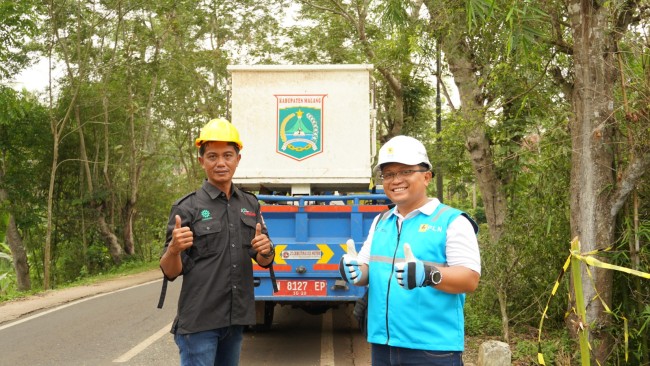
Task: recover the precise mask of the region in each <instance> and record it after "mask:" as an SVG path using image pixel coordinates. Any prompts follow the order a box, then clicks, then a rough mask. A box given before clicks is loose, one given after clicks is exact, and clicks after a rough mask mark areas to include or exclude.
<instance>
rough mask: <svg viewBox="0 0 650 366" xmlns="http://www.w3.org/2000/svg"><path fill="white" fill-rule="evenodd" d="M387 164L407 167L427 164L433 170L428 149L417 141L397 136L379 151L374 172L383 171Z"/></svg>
mask: <svg viewBox="0 0 650 366" xmlns="http://www.w3.org/2000/svg"><path fill="white" fill-rule="evenodd" d="M386 163H402V164H405V165H419V164H426V165H427V167H428V168H429V170H431V167H432V165H431V163H430V162H429V156H428V155H427V149H425V148H424V145H422V143H421V142H420V141H418V140H417V139H414V138H413V137H409V136H402V135H400V136H395V137H393V138H392V139H390V140H388V142H386V143H385V144H384V146H382V147H381V149H379V159H378V161H377V165H375V168H374V171H378V170H379V169H381V166H382V165H383V164H386Z"/></svg>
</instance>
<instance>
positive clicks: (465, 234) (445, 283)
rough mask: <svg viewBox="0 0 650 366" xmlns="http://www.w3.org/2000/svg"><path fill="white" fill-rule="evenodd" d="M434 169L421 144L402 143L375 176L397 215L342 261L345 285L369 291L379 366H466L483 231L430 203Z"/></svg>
mask: <svg viewBox="0 0 650 366" xmlns="http://www.w3.org/2000/svg"><path fill="white" fill-rule="evenodd" d="M431 167H432V166H431V162H430V161H429V157H428V155H427V151H426V149H425V147H424V145H422V143H421V142H420V141H418V140H417V139H414V138H412V137H408V136H396V137H394V138H392V139H391V140H389V141H388V142H386V144H384V145H383V146H382V147H381V149H380V150H379V159H378V163H377V165H376V166H375V168H374V170H375V172H377V173H378V174H379V175H380V178H381V179H382V181H383V186H384V191H385V192H386V195H387V196H388V198H389V199H390V200H391V201H392V202H393V203H394V204H395V207H394V208H392V209H390V210H388V211H386V212H384V213H381V214H379V215H378V216H377V217H376V218H375V220H374V222H373V223H372V226H371V228H370V231H369V233H368V238H367V239H366V241H365V243H364V244H363V247H362V248H361V251H360V252H359V254H358V255H357V254H356V253H354V250H353V248H351V249H349V250H348V253H347V254H345V255H344V256H343V257H342V258H341V261H340V266H339V267H340V268H339V269H340V272H341V276H342V277H343V279H345V280H346V281H348V282H349V283H353V284H355V285H357V286H366V285H368V318H367V331H368V342H370V343H371V357H372V365H373V366H383V365H462V352H463V350H464V343H465V333H464V327H465V324H464V313H463V306H464V304H465V293H468V292H473V291H474V290H475V289H476V288H477V286H478V283H479V279H480V276H481V261H480V255H479V248H478V242H477V238H476V234H477V232H478V226H477V225H476V223H475V222H474V221H473V220H472V219H471V218H470V217H469V216H468V215H467V214H466V213H464V212H462V211H460V210H458V209H455V208H452V207H450V206H447V205H444V204H442V203H441V202H440V201H439V200H438V199H436V198H429V197H428V196H427V187H428V185H429V183H430V182H431V179H432V178H433V173H432V171H431Z"/></svg>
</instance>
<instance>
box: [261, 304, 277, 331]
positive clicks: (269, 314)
mask: <svg viewBox="0 0 650 366" xmlns="http://www.w3.org/2000/svg"><path fill="white" fill-rule="evenodd" d="M274 312H275V303H274V302H271V301H265V302H264V329H265V330H268V329H271V325H273V313H274Z"/></svg>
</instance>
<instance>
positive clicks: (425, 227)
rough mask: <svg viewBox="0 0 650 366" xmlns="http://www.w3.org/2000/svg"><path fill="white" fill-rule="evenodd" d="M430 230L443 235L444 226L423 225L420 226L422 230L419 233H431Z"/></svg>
mask: <svg viewBox="0 0 650 366" xmlns="http://www.w3.org/2000/svg"><path fill="white" fill-rule="evenodd" d="M429 230H430V231H433V232H435V233H441V232H442V226H433V225H431V226H429V225H427V224H422V225H420V229H419V230H418V231H419V232H421V233H424V232H426V231H429Z"/></svg>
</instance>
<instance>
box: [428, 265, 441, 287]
mask: <svg viewBox="0 0 650 366" xmlns="http://www.w3.org/2000/svg"><path fill="white" fill-rule="evenodd" d="M440 281H442V273H440V271H439V270H438V268H436V267H435V266H431V268H430V270H429V278H427V282H428V284H427V285H429V286H436V285H438V284H439V283H440Z"/></svg>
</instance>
